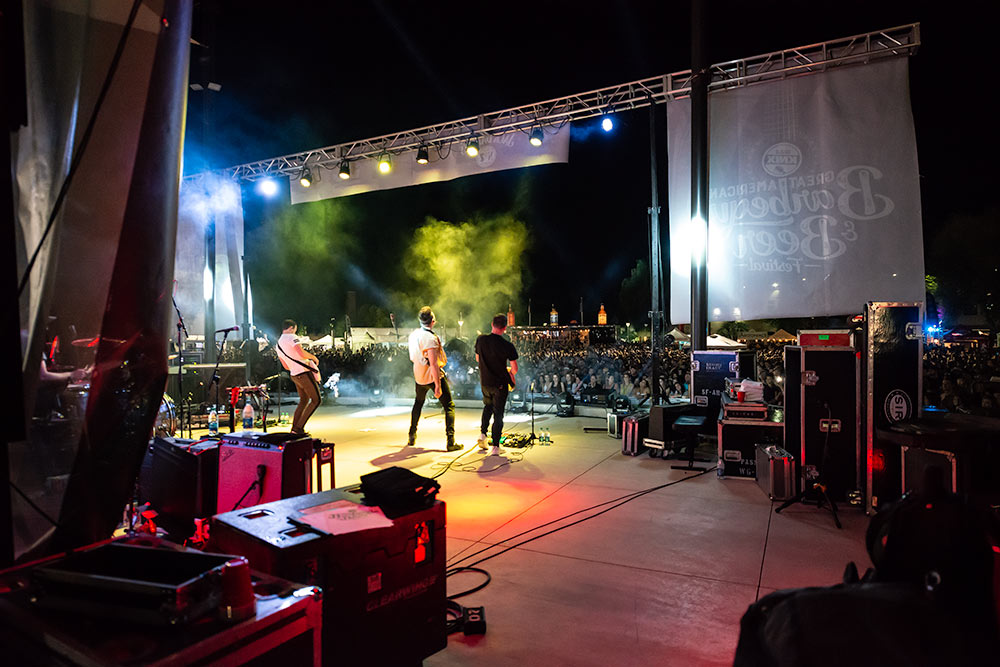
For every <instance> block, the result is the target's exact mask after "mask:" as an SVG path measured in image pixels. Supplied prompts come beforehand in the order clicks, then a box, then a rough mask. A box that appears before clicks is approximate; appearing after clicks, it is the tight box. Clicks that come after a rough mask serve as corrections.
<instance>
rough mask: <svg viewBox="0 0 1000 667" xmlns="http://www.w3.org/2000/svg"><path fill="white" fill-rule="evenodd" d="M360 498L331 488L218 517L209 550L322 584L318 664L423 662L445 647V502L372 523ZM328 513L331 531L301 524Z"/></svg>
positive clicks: (307, 581)
mask: <svg viewBox="0 0 1000 667" xmlns="http://www.w3.org/2000/svg"><path fill="white" fill-rule="evenodd" d="M364 500H365V497H364V496H363V495H361V494H360V493H354V492H352V491H348V490H347V489H335V490H332V491H323V492H321V493H314V494H311V495H308V496H298V497H295V498H286V499H284V500H278V501H274V502H270V503H267V504H264V505H260V506H259V507H255V508H252V509H243V510H238V511H235V512H227V513H225V514H219V515H217V516H215V517H214V518H213V519H212V529H211V538H210V539H211V542H210V548H211V549H213V550H216V549H217V550H220V551H221V552H224V553H232V554H239V555H241V556H245V557H246V558H247V559H248V560H249V561H250V565H251V567H253V568H254V569H257V570H262V571H264V572H267V573H268V574H272V575H274V576H281V577H282V578H290V579H292V580H294V581H301V582H303V583H306V584H315V585H317V586H320V587H322V589H323V631H322V632H323V664H324V665H328V666H330V667H332V666H334V665H387V666H388V665H392V666H395V665H419V664H420V663H421V660H423V659H424V658H426V657H427V656H429V655H431V654H432V653H435V652H437V651H439V650H441V649H443V648H445V646H447V643H448V633H447V626H446V621H447V610H446V591H445V558H446V552H447V549H446V532H445V504H444V503H443V502H441V501H436V502H434V503H433V504H432V505H431V506H430V507H426V508H424V509H419V510H415V511H411V512H407V513H404V514H402V515H398V516H394V517H393V518H392V520H391V522H390V524H389V525H376V526H372V527H369V525H368V524H367V523H366V516H368V514H367V513H366V512H360V511H359V512H355V511H354V510H353V509H352V508H354V507H356V506H360V505H361V504H362V502H363V501H364ZM358 509H359V510H360V509H366V508H362V507H358ZM328 510H329V511H336V512H339V513H340V514H341V517H339V521H338V523H340V524H343V525H342V526H341V525H338V526H337V531H336V534H331V533H327V532H325V531H324V530H320V529H313V528H312V527H311V526H310V525H308V524H306V523H303V516H305V515H307V514H313V515H316V514H317V512H319V511H328ZM268 664H274V663H268Z"/></svg>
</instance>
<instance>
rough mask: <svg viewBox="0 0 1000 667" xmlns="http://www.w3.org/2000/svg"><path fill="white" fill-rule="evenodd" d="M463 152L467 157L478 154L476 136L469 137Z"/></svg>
mask: <svg viewBox="0 0 1000 667" xmlns="http://www.w3.org/2000/svg"><path fill="white" fill-rule="evenodd" d="M465 154H466V155H468V156H469V157H476V156H477V155H479V139H477V138H476V137H469V143H467V144H466V145H465Z"/></svg>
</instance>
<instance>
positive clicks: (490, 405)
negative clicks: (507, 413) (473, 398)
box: [480, 385, 509, 447]
mask: <svg viewBox="0 0 1000 667" xmlns="http://www.w3.org/2000/svg"><path fill="white" fill-rule="evenodd" d="M508 391H509V389H508V388H507V385H503V386H502V387H483V423H482V428H481V429H480V433H482V434H483V435H486V429H487V428H488V427H489V425H490V415H493V433H492V435H493V446H494V447H499V446H500V435H501V434H502V433H503V409H504V408H505V407H506V406H507V393H508Z"/></svg>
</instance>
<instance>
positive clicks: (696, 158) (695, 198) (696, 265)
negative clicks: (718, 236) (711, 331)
mask: <svg viewBox="0 0 1000 667" xmlns="http://www.w3.org/2000/svg"><path fill="white" fill-rule="evenodd" d="M706 5H708V0H691V73H692V77H691V235H692V242H691V248H692V250H691V349H692V350H704V349H705V348H706V346H707V344H708V157H709V156H708V81H709V72H708V58H707V55H708V49H707V44H706V40H707V37H706V34H705V32H706V31H705V14H706V9H707V8H706Z"/></svg>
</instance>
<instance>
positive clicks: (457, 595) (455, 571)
mask: <svg viewBox="0 0 1000 667" xmlns="http://www.w3.org/2000/svg"><path fill="white" fill-rule="evenodd" d="M459 572H478V573H479V574H483V575H486V581H484V582H483V583H481V584H479V585H478V586H473V587H472V588H470V589H469V590H467V591H462V592H461V593H455V594H454V595H449V596H448V599H449V600H457V599H458V598H464V597H465V596H466V595H472V594H473V593H476V592H478V591H481V590H483V589H484V588H486V587H487V586H489V585H490V582H491V581H493V577H491V576H490V573H489V572H487V571H486V570H484V569H482V568H478V567H453V568H451V569H450V570H447V571H446V572H445V573H444V576H446V577H450V576H451V575H453V574H458V573H459Z"/></svg>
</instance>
